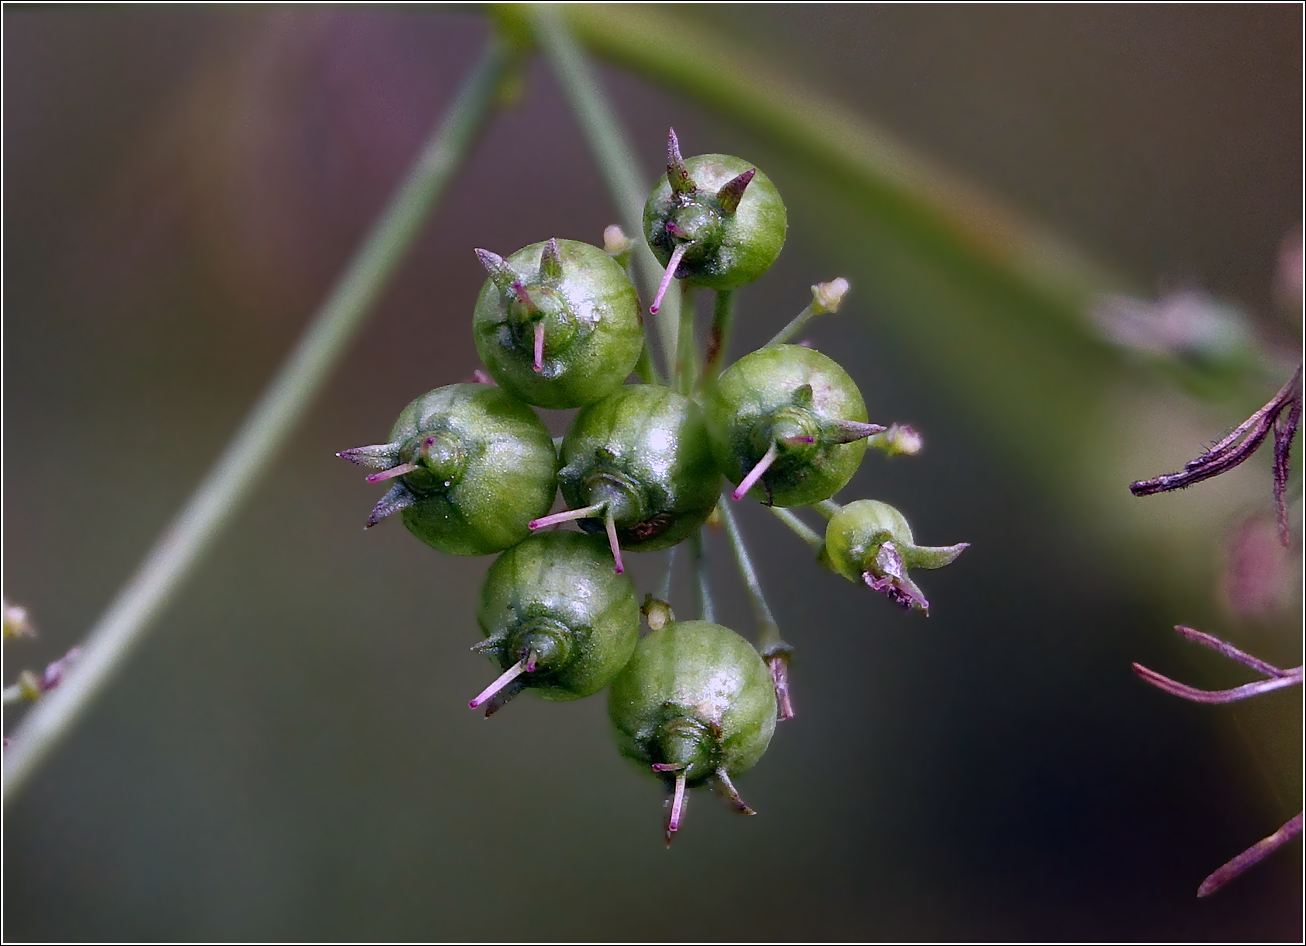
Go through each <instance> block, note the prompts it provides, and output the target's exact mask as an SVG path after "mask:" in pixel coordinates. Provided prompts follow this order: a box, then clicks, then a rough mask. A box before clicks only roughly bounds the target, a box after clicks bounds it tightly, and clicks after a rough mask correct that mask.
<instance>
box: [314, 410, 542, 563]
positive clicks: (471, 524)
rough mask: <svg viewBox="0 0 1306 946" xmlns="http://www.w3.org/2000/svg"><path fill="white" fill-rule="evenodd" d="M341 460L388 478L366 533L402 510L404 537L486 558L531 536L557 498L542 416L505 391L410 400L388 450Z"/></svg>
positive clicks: (372, 449)
mask: <svg viewBox="0 0 1306 946" xmlns="http://www.w3.org/2000/svg"><path fill="white" fill-rule="evenodd" d="M338 456H341V457H343V458H345V459H346V460H351V461H353V462H354V463H359V464H362V465H364V466H371V467H376V468H380V469H381V470H382V472H380V473H374V474H372V475H371V476H369V477H368V478H367V479H368V482H379V481H381V480H392V481H393V483H392V485H391V486H390V490H389V492H387V493H386V494H385V495H384V496H383V497H382V498H381V501H380V502H379V503H377V504H376V506H375V507H374V508H373V510H372V514H371V516H369V517H368V521H367V527H368V528H370V527H372V526H374V525H376V524H377V523H378V522H380V521H381V520H382V519H383V518H385V517H386V516H389V515H391V514H392V513H396V512H401V511H402V513H403V521H404V525H406V526H407V527H408V531H410V532H412V533H413V535H415V536H417V537H418V538H419V539H421V540H422V541H423V542H425V543H426V544H427V545H430V546H431V547H433V548H436V549H439V550H440V551H442V552H450V553H452V554H455V555H489V554H491V553H493V552H501V551H503V550H504V549H506V548H511V547H512V546H514V545H516V544H517V543H518V542H520V541H522V540H523V539H525V538H526V537H527V536H528V535H530V531H531V530H530V527H529V524H530V522H531V520H532V519H536V518H538V517H539V516H541V515H544V514H545V513H547V512H548V511H549V507H550V506H552V505H553V497H554V495H555V494H556V492H557V470H558V458H557V453H556V451H555V450H554V447H553V439H552V438H551V437H550V436H549V431H548V428H546V427H545V426H544V422H543V421H541V420H540V418H539V416H538V415H536V413H535V412H534V411H533V410H531V409H530V408H529V407H527V406H526V405H525V404H523V403H522V402H521V401H519V400H517V399H516V398H515V397H513V396H512V395H511V394H509V393H508V392H507V391H505V390H503V389H502V388H497V387H494V386H493V385H485V384H450V385H446V386H445V387H442V388H437V389H436V390H434V391H431V392H430V393H428V394H424V395H422V396H421V397H419V398H418V399H417V400H415V401H413V402H412V403H411V404H409V405H408V406H407V407H405V408H404V409H403V411H402V412H401V413H400V415H399V419H398V420H397V421H395V425H394V429H393V430H391V432H390V440H389V442H387V443H384V444H377V445H374V446H368V447H355V448H354V449H352V450H343V451H341V452H340V453H339V454H338Z"/></svg>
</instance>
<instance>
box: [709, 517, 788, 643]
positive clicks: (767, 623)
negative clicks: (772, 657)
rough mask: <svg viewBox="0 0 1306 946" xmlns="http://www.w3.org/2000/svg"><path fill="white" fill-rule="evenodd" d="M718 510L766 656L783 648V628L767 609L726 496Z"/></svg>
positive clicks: (755, 573) (742, 537)
mask: <svg viewBox="0 0 1306 946" xmlns="http://www.w3.org/2000/svg"><path fill="white" fill-rule="evenodd" d="M717 509H719V510H720V512H721V519H722V521H723V522H725V524H726V535H728V536H729V537H730V548H731V549H732V550H733V551H734V553H735V564H736V565H738V566H739V576H740V577H741V578H743V580H744V587H746V588H747V589H748V597H749V599H750V600H751V601H752V604H753V616H754V617H755V618H756V619H757V649H758V650H759V651H761V652H762V654H763V655H766V653H767V651H768V650H775V649H776V648H777V647H778V646H780V645H783V644H784V640H783V638H781V636H780V626H779V625H778V624H776V622H775V615H773V614H772V613H771V609H770V607H768V606H767V603H766V596H765V595H764V594H763V593H762V583H761V581H759V580H758V577H757V571H756V569H754V568H753V559H752V558H751V557H750V556H749V554H748V548H747V547H746V546H745V545H744V536H743V534H742V533H741V532H740V531H739V523H738V522H736V521H735V514H734V512H733V511H732V510H731V508H730V504H729V503H728V502H726V501H725V496H724V495H723V496H722V497H721V502H720V503H719V504H718V505H717Z"/></svg>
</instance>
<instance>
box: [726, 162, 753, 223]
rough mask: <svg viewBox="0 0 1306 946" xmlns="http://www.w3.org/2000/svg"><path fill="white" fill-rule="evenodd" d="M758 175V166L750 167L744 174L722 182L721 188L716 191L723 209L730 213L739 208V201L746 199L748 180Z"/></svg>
mask: <svg viewBox="0 0 1306 946" xmlns="http://www.w3.org/2000/svg"><path fill="white" fill-rule="evenodd" d="M756 175H757V168H749V169H748V170H747V171H745V172H744V173H743V174H740V175H739V176H737V177H733V178H731V179H730V180H728V181H726V182H725V183H724V184H722V185H721V189H720V190H719V191H717V192H716V199H717V201H718V203H720V204H721V209H722V210H724V211H725V212H726V213H728V214H732V213H734V212H735V211H736V210H738V209H739V202H740V201H741V200H743V199H744V191H746V190H747V189H748V182H749V181H751V180H752V179H753V178H754V177H755V176H756Z"/></svg>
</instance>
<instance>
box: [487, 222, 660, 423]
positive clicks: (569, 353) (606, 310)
mask: <svg viewBox="0 0 1306 946" xmlns="http://www.w3.org/2000/svg"><path fill="white" fill-rule="evenodd" d="M476 254H477V256H478V257H479V258H480V260H481V263H482V265H484V266H485V268H486V270H488V271H489V273H490V278H489V279H487V280H486V281H485V286H484V287H483V288H482V289H481V294H480V296H479V297H478V298H477V300H476V312H475V315H474V316H473V320H472V321H473V336H474V338H475V341H476V350H477V352H478V353H479V354H480V356H481V360H482V361H484V362H485V367H486V368H488V369H489V371H490V375H491V376H492V377H493V378H494V380H495V381H497V382H498V383H499V384H500V385H501V386H502V387H504V388H506V389H507V390H509V391H511V392H512V393H513V394H515V395H517V397H519V398H521V399H522V400H523V401H526V402H527V403H530V404H536V405H539V406H540V407H554V408H565V407H580V406H581V405H582V404H592V403H593V402H595V401H597V400H599V399H600V398H603V397H605V396H607V395H608V394H610V393H611V392H612V390H613V389H614V388H616V387H617V386H618V385H620V384H621V383H622V382H623V381H625V380H626V378H627V377H628V376H629V375H630V373H631V371H632V370H634V367H635V362H636V361H638V360H639V353H640V351H641V349H642V348H643V345H644V331H643V327H642V324H641V315H640V307H639V296H638V295H636V293H635V287H634V285H632V284H631V281H630V279H629V278H628V277H627V276H626V273H625V271H624V270H622V268H621V267H620V266H619V265H618V264H617V263H615V262H614V261H613V260H612V259H611V258H610V257H609V256H608V255H607V254H606V253H604V252H603V251H602V250H600V249H599V248H598V247H594V246H590V245H589V244H588V243H578V242H576V241H575V240H556V239H555V240H549V241H548V242H547V243H535V244H532V245H531V246H528V247H526V248H525V249H523V250H519V251H517V252H516V253H514V254H513V255H512V256H510V257H508V258H507V259H506V260H505V259H503V258H502V257H500V256H497V255H496V254H494V253H491V252H489V251H488V250H477V251H476Z"/></svg>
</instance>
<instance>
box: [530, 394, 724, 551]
mask: <svg viewBox="0 0 1306 946" xmlns="http://www.w3.org/2000/svg"><path fill="white" fill-rule="evenodd" d="M560 453H561V462H562V469H561V470H560V471H559V476H558V480H559V485H560V486H561V487H562V498H563V499H564V500H565V501H566V503H567V506H568V507H569V512H567V513H559V514H557V515H555V516H550V517H548V518H547V519H546V520H544V521H537V522H536V523H535V525H536V526H537V527H538V526H541V525H548V524H550V523H552V522H555V521H562V520H563V519H579V520H580V523H579V524H580V527H581V528H582V529H584V530H586V531H588V532H602V531H604V530H605V529H606V530H607V531H608V532H609V538H610V540H611V542H612V544H613V546H614V548H613V554H614V555H617V552H616V549H617V548H622V549H630V550H633V551H638V552H651V551H656V550H658V549H666V548H670V547H671V546H673V545H675V544H676V543H678V542H680V541H681V540H682V539H684V538H685V537H686V536H688V535H689V534H690V533H692V532H693V531H694V530H695V529H697V528H698V527H699V526H701V525H702V524H703V523H704V522H705V521H707V517H708V516H709V515H711V513H712V510H713V509H715V508H716V503H717V498H718V495H719V484H720V482H721V479H720V474H719V473H718V472H717V469H716V464H715V463H714V462H713V460H712V451H711V447H710V444H709V442H708V437H707V426H706V424H705V423H704V421H703V412H702V410H701V409H700V408H699V406H698V405H697V404H695V403H694V402H693V401H691V400H690V399H689V398H687V397H682V396H681V395H679V394H676V393H675V392H674V391H671V390H669V389H667V388H664V387H662V386H660V385H655V384H635V385H628V386H626V387H622V388H620V389H618V390H617V391H616V393H614V394H612V395H610V396H609V397H606V398H604V399H603V400H602V401H599V402H598V403H597V404H591V405H589V406H588V407H585V408H583V409H582V410H581V411H580V413H578V414H577V415H576V420H575V421H574V422H573V423H572V425H571V429H570V430H568V431H567V435H566V436H565V437H563V438H562V448H561V451H560Z"/></svg>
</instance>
